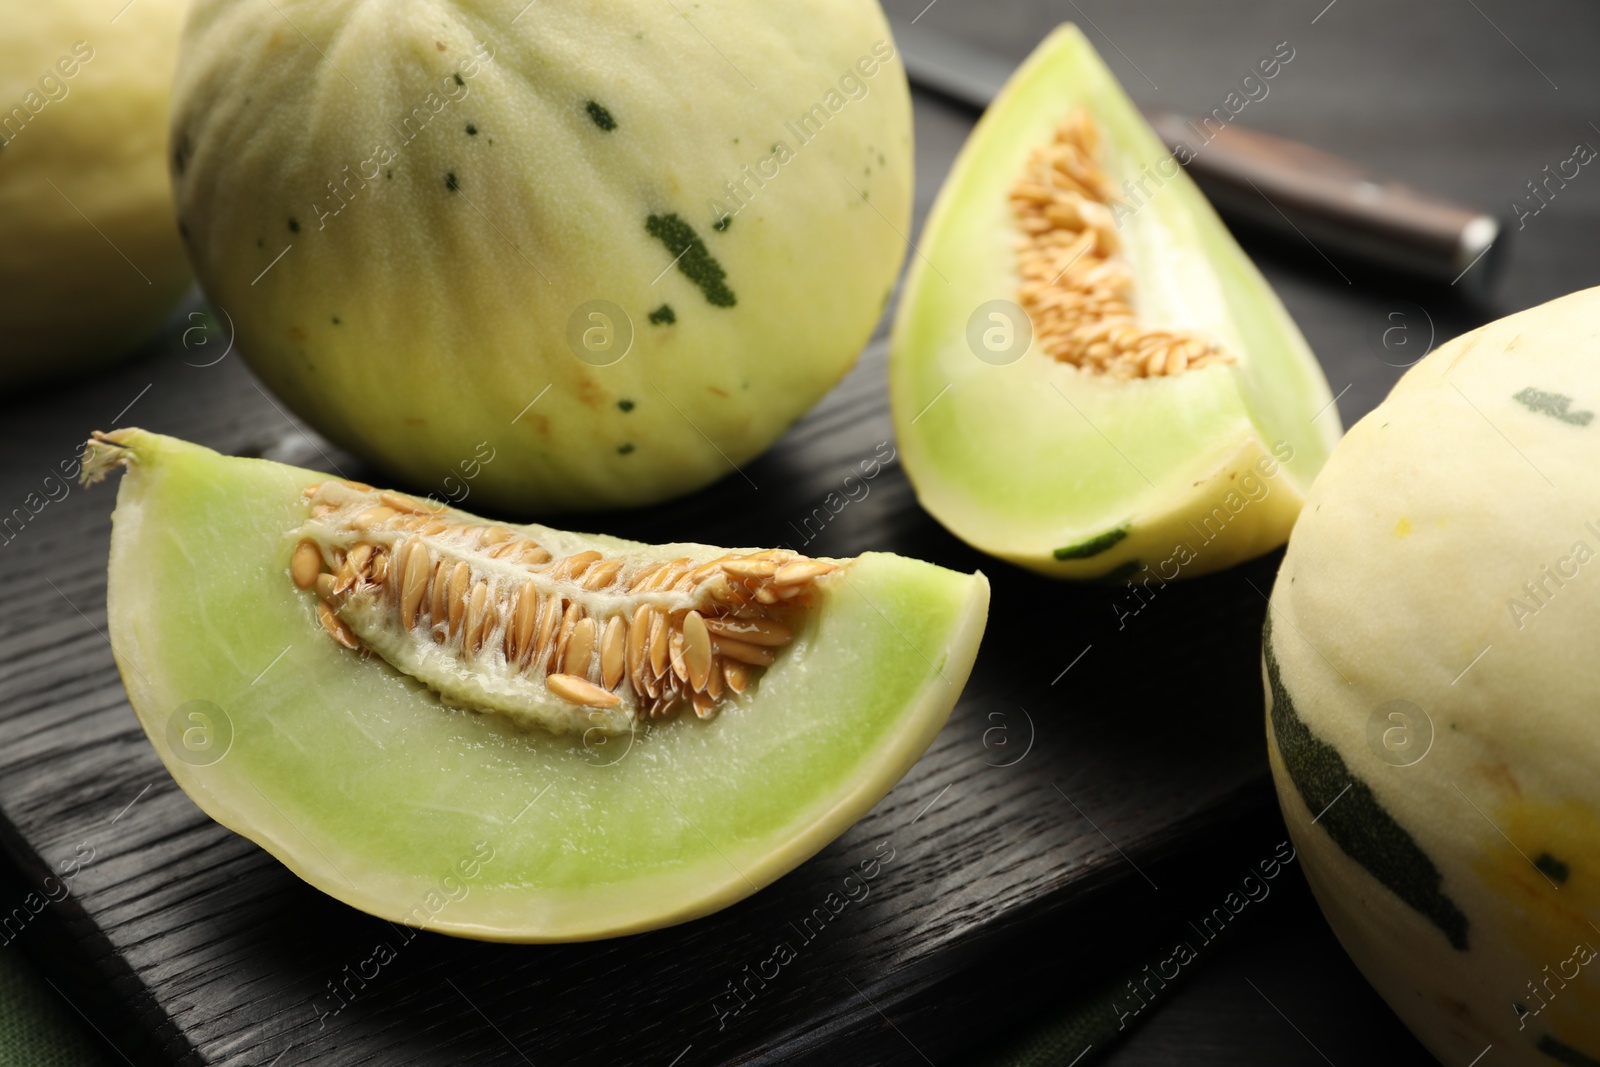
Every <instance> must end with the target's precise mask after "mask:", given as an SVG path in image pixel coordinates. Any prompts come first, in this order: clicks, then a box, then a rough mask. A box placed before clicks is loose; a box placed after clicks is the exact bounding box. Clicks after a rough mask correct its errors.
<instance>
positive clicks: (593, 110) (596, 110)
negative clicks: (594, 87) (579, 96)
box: [583, 100, 617, 133]
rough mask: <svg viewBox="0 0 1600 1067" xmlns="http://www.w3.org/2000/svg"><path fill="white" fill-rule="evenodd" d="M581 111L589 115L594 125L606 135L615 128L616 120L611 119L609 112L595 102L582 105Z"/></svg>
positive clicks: (591, 101)
mask: <svg viewBox="0 0 1600 1067" xmlns="http://www.w3.org/2000/svg"><path fill="white" fill-rule="evenodd" d="M583 109H584V110H585V111H587V112H588V113H589V117H590V118H591V119H594V124H595V125H596V126H598V127H600V128H601V129H602V130H605V131H606V132H607V133H610V132H611V131H612V130H614V129H616V128H617V120H616V119H614V118H612V117H611V112H609V111H607V110H606V109H605V108H604V107H602V106H601V105H599V104H597V103H596V102H595V101H593V100H590V101H589V102H588V103H586V104H584V105H583Z"/></svg>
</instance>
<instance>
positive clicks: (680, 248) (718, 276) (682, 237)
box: [644, 214, 738, 308]
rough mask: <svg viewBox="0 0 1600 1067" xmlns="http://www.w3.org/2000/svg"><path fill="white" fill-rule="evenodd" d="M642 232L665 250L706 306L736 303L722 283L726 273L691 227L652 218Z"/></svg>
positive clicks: (677, 220) (672, 218)
mask: <svg viewBox="0 0 1600 1067" xmlns="http://www.w3.org/2000/svg"><path fill="white" fill-rule="evenodd" d="M644 228H645V231H646V232H647V233H649V234H650V236H651V237H654V238H655V239H656V240H658V241H660V242H661V243H662V244H664V245H666V246H667V251H668V252H670V253H672V258H673V259H674V260H675V261H676V262H677V264H678V269H679V270H680V271H682V272H683V274H684V277H686V278H688V279H689V280H690V281H691V282H694V283H695V284H696V285H698V286H699V287H700V291H701V292H702V293H704V294H705V295H706V302H707V303H709V304H713V305H715V306H716V307H724V308H731V307H733V305H734V304H735V303H737V302H738V301H737V300H736V299H735V298H734V295H733V290H732V289H729V288H728V286H727V284H726V283H725V282H724V281H723V279H724V278H726V277H727V276H728V275H727V272H726V271H724V270H723V269H722V264H720V263H718V262H717V261H716V259H715V258H714V257H713V256H712V255H711V253H710V252H709V251H707V250H706V243H705V242H704V241H702V240H701V239H700V235H699V234H697V233H695V232H694V227H693V226H690V225H689V224H688V223H687V222H684V221H683V220H682V219H681V218H679V217H678V216H677V215H675V214H674V215H651V216H650V217H649V218H648V219H646V220H645V222H644Z"/></svg>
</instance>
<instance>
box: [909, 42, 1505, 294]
mask: <svg viewBox="0 0 1600 1067" xmlns="http://www.w3.org/2000/svg"><path fill="white" fill-rule="evenodd" d="M893 29H894V35H895V42H896V44H897V45H898V47H899V49H900V56H901V60H902V62H904V63H905V67H906V74H907V76H908V77H909V78H910V80H911V83H912V84H913V85H915V86H917V87H918V88H922V89H926V90H929V91H931V92H935V93H938V94H939V95H941V96H944V97H946V98H949V99H951V100H954V101H956V102H957V103H961V104H965V105H967V106H969V107H972V108H976V109H978V110H980V111H981V110H983V109H984V108H986V107H988V106H989V104H990V102H992V101H993V100H994V98H995V97H996V96H997V95H998V94H999V92H1000V89H1001V87H1002V86H1004V85H1005V82H1006V80H1007V79H1008V78H1009V77H1010V75H1011V71H1012V64H1011V63H1009V62H1007V61H1006V60H1004V59H1002V58H1001V57H999V56H996V55H993V54H992V53H989V52H986V51H983V50H982V49H979V48H975V47H973V46H971V45H968V44H966V43H965V42H962V41H958V40H956V39H955V38H952V37H948V36H946V35H944V34H942V33H940V32H939V31H937V30H933V29H925V28H923V27H921V26H916V27H913V26H910V25H909V24H906V23H902V22H895V23H894V24H893ZM1145 118H1146V119H1147V120H1148V121H1149V123H1150V125H1151V127H1152V128H1153V129H1154V130H1155V131H1156V135H1157V136H1159V137H1160V138H1161V139H1162V141H1164V142H1165V143H1166V145H1167V147H1168V149H1170V150H1173V151H1175V152H1176V151H1177V150H1178V146H1179V145H1180V144H1181V145H1183V146H1184V149H1183V151H1182V152H1179V158H1182V156H1185V155H1189V156H1191V158H1190V159H1189V162H1188V163H1187V164H1186V165H1185V169H1186V170H1187V171H1188V172H1189V175H1190V177H1192V178H1194V179H1195V181H1196V183H1197V184H1198V185H1199V186H1200V188H1201V190H1202V191H1203V192H1204V193H1205V194H1206V196H1207V197H1209V198H1210V200H1211V202H1212V203H1213V204H1215V205H1216V207H1217V210H1218V211H1220V212H1221V213H1222V214H1224V215H1226V216H1227V217H1228V218H1229V219H1230V220H1231V221H1234V222H1245V223H1248V224H1251V225H1255V226H1258V227H1261V228H1264V229H1267V230H1270V231H1272V232H1274V233H1276V234H1278V235H1280V236H1283V237H1285V238H1287V239H1289V240H1298V239H1301V238H1303V239H1304V240H1305V241H1306V242H1308V243H1310V244H1311V246H1312V247H1313V248H1314V249H1316V250H1317V251H1318V252H1319V253H1320V254H1322V255H1323V258H1327V257H1328V255H1329V254H1335V255H1338V256H1340V257H1341V258H1346V257H1347V258H1350V259H1356V260H1360V261H1362V262H1364V263H1368V264H1371V265H1374V266H1377V267H1379V268H1382V269H1385V270H1388V271H1391V272H1396V273H1401V274H1406V275H1409V276H1412V277H1416V278H1420V279H1425V280H1427V281H1431V282H1436V283H1439V284H1448V285H1456V284H1457V283H1460V284H1461V287H1463V288H1466V287H1470V288H1471V290H1472V291H1473V292H1475V293H1479V294H1481V293H1483V292H1484V291H1486V289H1487V287H1488V286H1489V285H1490V284H1491V283H1492V282H1493V279H1494V278H1495V277H1496V275H1497V274H1498V272H1499V270H1498V269H1499V267H1500V266H1501V264H1502V261H1503V259H1504V247H1505V245H1506V243H1507V242H1506V241H1505V240H1503V239H1502V235H1503V227H1502V226H1501V224H1500V221H1499V220H1498V219H1496V218H1495V217H1494V216H1493V215H1491V214H1489V213H1487V212H1484V211H1480V210H1478V209H1477V208H1473V207H1470V206H1467V205H1465V204H1460V203H1457V202H1455V201H1453V200H1449V199H1446V198H1445V197H1441V196H1437V195H1434V194H1432V193H1428V192H1424V191H1421V190H1419V189H1415V188H1413V187H1411V186H1409V185H1406V184H1404V183H1402V182H1398V181H1395V180H1393V179H1391V178H1386V177H1382V176H1380V175H1377V174H1374V173H1372V172H1371V171H1368V170H1366V169H1364V168H1362V167H1360V166H1358V165H1356V164H1354V163H1351V162H1350V161H1349V160H1346V159H1341V158H1340V157H1338V156H1335V155H1332V154H1330V153H1327V152H1324V151H1321V150H1320V149H1316V148H1312V147H1310V146H1309V145H1304V144H1301V143H1299V142H1298V141H1291V140H1288V139H1286V138H1282V137H1275V136H1272V135H1270V134H1265V133H1261V132H1259V131H1257V130H1251V129H1247V128H1244V127H1241V126H1239V125H1237V124H1236V123H1229V124H1227V125H1226V126H1223V127H1221V129H1220V130H1218V129H1212V128H1209V127H1208V128H1206V129H1204V130H1201V128H1200V127H1199V126H1198V125H1197V124H1196V123H1195V122H1194V121H1193V120H1190V119H1186V118H1184V117H1183V116H1181V115H1177V114H1173V113H1171V112H1166V111H1151V110H1145ZM1215 125H1216V124H1215V123H1212V126H1213V127H1214V126H1215ZM1196 145H1201V146H1203V147H1201V148H1199V149H1196V148H1195V147H1194V146H1196ZM1329 263H1330V264H1332V263H1333V260H1331V259H1330V260H1329ZM1334 269H1335V270H1338V267H1337V266H1335V267H1334ZM1340 273H1341V275H1342V274H1343V272H1342V271H1341V272H1340ZM1346 280H1347V281H1348V278H1347V279H1346Z"/></svg>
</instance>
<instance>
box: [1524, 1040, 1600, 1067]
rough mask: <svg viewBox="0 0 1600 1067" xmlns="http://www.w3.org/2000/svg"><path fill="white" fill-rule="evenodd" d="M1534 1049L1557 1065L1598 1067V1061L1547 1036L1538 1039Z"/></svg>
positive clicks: (1599, 1063) (1599, 1064)
mask: <svg viewBox="0 0 1600 1067" xmlns="http://www.w3.org/2000/svg"><path fill="white" fill-rule="evenodd" d="M1535 1047H1537V1048H1538V1050H1539V1051H1540V1052H1542V1053H1544V1054H1545V1055H1546V1056H1549V1057H1550V1058H1551V1059H1553V1060H1555V1061H1556V1062H1557V1063H1565V1064H1569V1065H1570V1067H1600V1060H1597V1059H1595V1058H1594V1057H1593V1056H1588V1055H1585V1054H1584V1053H1582V1052H1579V1051H1578V1050H1577V1049H1575V1048H1573V1047H1572V1046H1571V1045H1568V1044H1565V1043H1563V1042H1560V1041H1557V1040H1556V1039H1555V1038H1553V1037H1551V1036H1550V1035H1549V1034H1545V1035H1543V1036H1542V1037H1540V1038H1539V1044H1538V1045H1537V1046H1535Z"/></svg>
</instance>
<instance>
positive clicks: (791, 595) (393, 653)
mask: <svg viewBox="0 0 1600 1067" xmlns="http://www.w3.org/2000/svg"><path fill="white" fill-rule="evenodd" d="M307 507H308V513H309V518H308V520H307V522H306V523H305V525H304V526H302V528H301V529H300V530H299V531H297V533H298V534H299V537H298V539H297V540H296V543H295V547H294V550H293V553H292V556H291V559H290V575H291V577H292V578H293V580H294V584H295V585H296V587H298V588H301V589H310V590H313V591H314V593H315V595H316V597H317V600H316V610H317V616H318V619H319V620H320V622H321V625H322V626H323V627H324V628H325V629H326V630H327V631H328V633H329V634H330V636H332V637H333V639H334V640H335V641H337V642H338V643H339V644H341V645H343V646H344V647H346V648H350V649H363V650H368V649H370V650H371V651H376V652H378V654H380V655H382V656H384V657H385V658H386V659H389V660H390V662H391V663H392V664H393V665H395V666H396V667H398V668H400V669H401V670H402V671H403V670H405V667H404V663H406V662H408V661H411V659H412V657H422V656H434V657H438V656H444V657H448V658H449V659H450V660H453V661H455V663H454V665H453V666H449V667H448V668H447V669H446V670H444V671H443V672H442V674H443V676H445V677H446V679H447V680H446V681H443V682H440V683H438V685H439V686H440V687H442V688H441V695H443V696H445V697H447V698H451V699H452V702H455V703H466V704H468V706H478V704H481V703H483V702H487V704H488V706H486V707H483V708H482V709H481V710H487V711H495V710H511V709H509V708H505V707H501V706H499V705H497V704H496V703H495V701H496V700H498V699H500V698H498V697H496V696H494V695H488V696H485V695H484V694H485V693H486V692H487V693H490V694H495V693H500V692H502V691H507V692H512V693H513V694H514V696H513V697H507V698H505V699H506V700H507V701H508V702H514V701H515V700H524V701H526V700H528V699H534V698H536V697H537V694H540V693H544V694H548V696H550V697H554V698H555V699H558V700H560V701H563V702H565V703H567V704H571V705H576V706H578V707H585V708H592V709H602V710H604V709H613V708H622V710H623V711H624V712H625V713H626V714H627V715H628V716H631V717H646V718H659V717H663V716H667V715H671V714H673V713H674V712H676V711H678V710H682V709H693V711H694V713H695V715H696V716H697V717H699V718H709V717H711V716H713V715H715V714H716V711H717V709H718V707H719V706H720V704H721V702H722V701H723V700H725V699H728V698H729V697H730V696H731V695H736V694H739V693H742V692H744V691H745V690H746V689H747V688H748V687H749V685H750V684H751V682H752V680H753V676H752V673H751V672H752V670H755V669H759V668H761V667H765V666H768V665H770V664H771V663H772V662H773V661H774V659H775V653H776V652H777V651H778V650H780V649H782V648H783V647H784V646H786V645H788V644H789V643H790V642H791V641H792V640H793V634H794V630H793V627H794V625H795V624H796V623H797V622H798V621H799V620H800V619H801V618H802V617H803V615H804V613H805V612H806V610H807V609H808V607H809V606H810V605H811V603H813V596H814V594H815V593H816V591H817V583H818V582H819V581H821V580H824V579H825V578H826V577H827V576H828V575H829V574H831V573H832V572H833V571H835V570H837V569H838V566H839V565H837V564H833V563H829V562H826V561H823V560H814V559H809V558H807V557H804V556H800V555H798V554H796V553H793V552H788V551H782V550H767V551H762V552H755V553H731V554H724V555H721V556H718V557H717V558H715V559H693V558H690V557H687V556H685V557H680V558H677V559H673V560H669V561H665V562H654V563H645V564H634V563H633V562H632V561H631V560H630V559H628V558H627V557H622V556H610V557H608V556H606V555H605V554H604V553H603V552H600V551H597V550H594V549H587V550H584V551H580V552H574V553H571V554H568V555H564V556H558V555H556V554H553V553H552V552H551V551H550V550H549V549H548V548H547V547H545V546H543V545H541V544H539V543H537V542H536V541H534V540H533V539H532V538H530V537H528V536H527V534H526V532H525V531H521V530H515V529H511V528H508V527H504V526H493V525H488V524H484V523H480V522H477V521H462V520H460V519H459V518H458V517H457V516H455V515H454V514H452V513H451V512H450V511H449V510H448V509H444V508H439V509H435V508H432V507H429V506H428V505H426V504H422V503H420V502H417V501H413V500H411V499H410V498H408V497H404V496H401V495H400V494H397V493H392V492H387V491H385V492H378V491H376V490H372V489H367V488H364V487H358V486H356V485H352V484H350V483H346V482H343V481H340V480H337V479H332V480H329V481H326V482H323V483H321V484H320V485H318V486H314V487H312V488H311V489H310V490H308V491H307ZM324 560H331V561H332V567H333V570H332V572H331V573H330V572H327V571H324V570H323V564H324ZM413 634H414V636H412V635H413ZM423 649H435V650H436V651H433V652H427V653H424V652H423V651H422V650H423ZM477 672H483V673H486V674H488V675H491V676H493V678H494V679H495V684H492V685H485V686H478V687H474V689H473V697H472V699H471V700H461V699H457V698H456V697H455V696H454V694H452V693H451V692H449V691H448V690H450V688H451V686H450V683H449V681H448V677H450V676H464V675H466V674H468V673H477ZM440 674H441V672H435V673H434V674H433V675H430V677H435V678H437V677H439V676H440ZM474 702H477V703H474Z"/></svg>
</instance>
